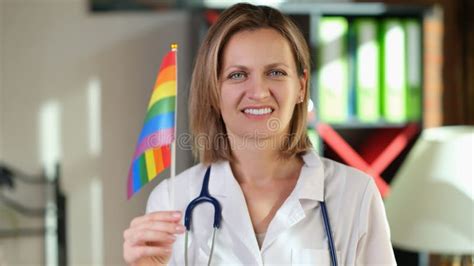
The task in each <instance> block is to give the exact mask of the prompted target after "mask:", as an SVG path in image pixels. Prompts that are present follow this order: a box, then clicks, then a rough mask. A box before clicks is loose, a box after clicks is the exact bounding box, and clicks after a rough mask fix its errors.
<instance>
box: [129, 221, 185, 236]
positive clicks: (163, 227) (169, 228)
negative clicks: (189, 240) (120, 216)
mask: <svg viewBox="0 0 474 266" xmlns="http://www.w3.org/2000/svg"><path fill="white" fill-rule="evenodd" d="M133 229H135V230H141V229H149V230H156V231H161V232H166V233H170V234H181V233H183V232H184V230H185V227H184V226H183V225H182V224H179V223H170V222H161V221H158V222H155V221H149V222H144V223H142V224H139V225H137V226H135V227H133Z"/></svg>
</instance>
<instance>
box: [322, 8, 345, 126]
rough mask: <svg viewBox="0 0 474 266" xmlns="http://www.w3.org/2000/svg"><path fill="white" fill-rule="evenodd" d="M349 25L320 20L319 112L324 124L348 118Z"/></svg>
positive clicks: (338, 20)
mask: <svg viewBox="0 0 474 266" xmlns="http://www.w3.org/2000/svg"><path fill="white" fill-rule="evenodd" d="M347 31H348V22H347V19H346V18H343V17H322V18H321V20H320V22H319V33H318V42H319V56H318V59H319V60H318V106H317V107H318V110H319V119H320V120H321V121H324V122H333V123H341V122H346V121H347V119H348V116H349V110H348V97H349V95H348V93H349V89H348V87H349V69H348V60H347V33H348V32H347Z"/></svg>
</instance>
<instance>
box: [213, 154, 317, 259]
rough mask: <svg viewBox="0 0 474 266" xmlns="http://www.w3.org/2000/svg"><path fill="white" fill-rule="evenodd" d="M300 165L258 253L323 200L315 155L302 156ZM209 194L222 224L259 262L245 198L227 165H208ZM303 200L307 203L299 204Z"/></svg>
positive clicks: (222, 163)
mask: <svg viewBox="0 0 474 266" xmlns="http://www.w3.org/2000/svg"><path fill="white" fill-rule="evenodd" d="M302 159H303V161H304V165H303V167H302V169H301V173H300V177H299V178H298V181H297V184H296V186H295V189H294V190H293V192H292V193H291V194H290V196H289V197H288V199H287V200H286V202H285V203H284V204H283V206H282V208H280V209H279V210H278V212H277V213H276V215H275V217H274V219H273V221H272V223H271V224H270V225H269V228H268V231H267V235H266V238H265V241H264V243H263V246H262V251H263V250H264V249H266V247H268V246H269V245H270V244H271V243H272V242H273V241H274V240H275V239H276V238H277V237H278V235H279V234H280V233H282V232H283V231H285V230H286V229H288V228H289V227H291V226H293V225H294V224H296V223H298V222H299V221H301V220H302V219H303V218H304V217H305V210H306V209H307V208H313V207H315V206H317V205H318V202H319V201H323V200H324V168H323V164H322V161H321V159H320V157H319V156H318V155H317V153H316V152H315V151H309V152H307V153H306V154H304V155H303V156H302ZM209 193H210V194H211V195H212V196H215V197H216V198H217V199H218V200H219V201H220V202H221V205H222V215H223V222H224V223H225V224H226V226H228V227H229V228H232V230H231V231H234V232H233V233H234V234H235V236H236V237H238V238H239V239H241V240H242V242H243V244H244V245H245V246H247V248H248V250H249V252H251V253H252V254H253V255H254V256H255V258H256V259H257V261H258V260H260V259H261V256H260V254H259V247H258V244H257V241H256V239H255V235H254V230H253V227H252V222H251V220H250V216H249V213H248V208H247V206H246V203H245V197H244V195H243V193H242V190H241V188H240V186H239V184H238V183H237V180H236V179H235V177H234V175H233V173H232V169H231V167H230V163H229V162H228V161H219V162H216V163H213V164H212V167H211V174H210V180H209ZM303 200H310V201H311V202H306V203H305V204H303Z"/></svg>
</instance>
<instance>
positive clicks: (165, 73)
mask: <svg viewBox="0 0 474 266" xmlns="http://www.w3.org/2000/svg"><path fill="white" fill-rule="evenodd" d="M170 80H176V66H174V65H173V66H168V67H166V68H165V69H163V70H162V71H161V72H160V73H158V78H156V82H155V87H154V88H157V87H158V85H160V84H161V83H163V82H166V81H170Z"/></svg>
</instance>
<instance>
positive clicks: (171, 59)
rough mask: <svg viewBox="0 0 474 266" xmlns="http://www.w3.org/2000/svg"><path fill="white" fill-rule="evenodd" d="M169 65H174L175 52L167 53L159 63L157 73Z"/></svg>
mask: <svg viewBox="0 0 474 266" xmlns="http://www.w3.org/2000/svg"><path fill="white" fill-rule="evenodd" d="M171 65H176V52H174V51H170V52H168V54H166V56H165V58H163V61H162V62H161V66H160V70H159V71H158V73H159V72H161V70H163V69H165V68H166V67H168V66H171Z"/></svg>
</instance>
